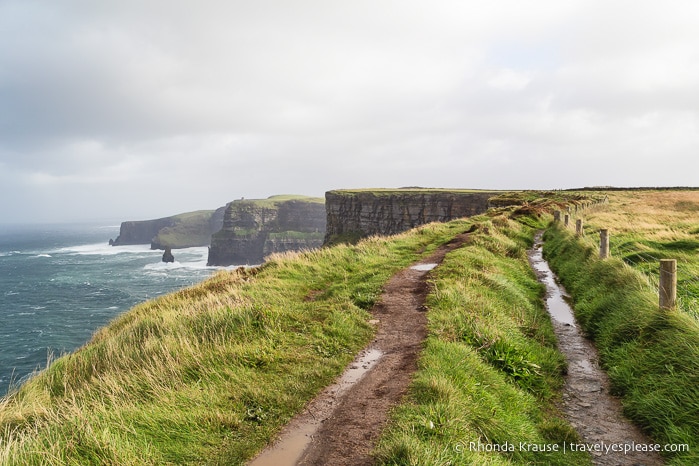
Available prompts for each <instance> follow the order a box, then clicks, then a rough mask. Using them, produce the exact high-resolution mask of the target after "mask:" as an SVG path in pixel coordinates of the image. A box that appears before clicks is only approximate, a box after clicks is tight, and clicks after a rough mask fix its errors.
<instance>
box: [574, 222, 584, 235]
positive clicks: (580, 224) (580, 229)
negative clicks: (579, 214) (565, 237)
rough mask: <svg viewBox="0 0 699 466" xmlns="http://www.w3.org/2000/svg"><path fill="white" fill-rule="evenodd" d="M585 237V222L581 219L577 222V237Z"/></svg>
mask: <svg viewBox="0 0 699 466" xmlns="http://www.w3.org/2000/svg"><path fill="white" fill-rule="evenodd" d="M582 235H583V221H582V219H581V218H579V219H577V220H576V221H575V236H582Z"/></svg>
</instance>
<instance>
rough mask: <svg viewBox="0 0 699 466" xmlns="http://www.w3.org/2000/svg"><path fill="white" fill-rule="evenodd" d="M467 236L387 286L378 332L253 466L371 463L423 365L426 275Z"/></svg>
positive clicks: (376, 312)
mask: <svg viewBox="0 0 699 466" xmlns="http://www.w3.org/2000/svg"><path fill="white" fill-rule="evenodd" d="M466 241H468V233H463V234H460V235H458V236H456V237H455V238H454V239H452V240H451V241H450V242H449V243H447V244H445V245H443V246H441V247H440V248H438V249H437V250H436V251H435V252H434V253H433V254H431V255H430V256H429V257H425V258H423V259H422V260H421V261H420V262H419V263H417V264H414V265H413V266H411V267H408V268H406V269H403V270H401V271H400V272H398V273H397V274H396V275H394V276H393V277H392V278H391V279H390V280H389V281H388V282H387V283H386V285H385V286H384V289H383V292H382V294H381V297H380V298H379V300H378V302H377V303H376V305H375V306H374V307H373V308H372V310H371V312H372V314H373V320H372V321H371V322H372V323H373V324H374V325H376V326H377V329H376V335H375V338H374V340H373V341H372V342H371V344H370V345H369V346H368V347H367V348H365V349H364V350H363V351H362V352H361V353H360V354H359V355H358V356H357V358H356V359H355V360H354V362H353V363H352V364H350V366H349V368H348V369H347V370H346V371H345V373H344V374H343V375H342V376H341V377H340V379H338V381H336V382H335V383H334V384H333V385H331V386H329V387H327V388H326V389H325V390H324V391H323V392H322V393H321V394H320V395H319V396H318V397H316V398H315V399H314V400H313V401H311V403H309V405H308V406H307V407H306V409H305V411H304V412H303V413H301V414H300V415H298V416H297V417H295V418H294V419H293V420H292V421H291V422H290V423H289V424H288V425H287V426H286V427H285V428H284V429H283V431H282V433H281V434H280V436H279V438H278V440H277V441H276V442H275V443H274V444H273V445H271V446H270V447H268V448H267V449H265V450H264V451H263V452H262V453H261V454H260V455H259V456H258V457H257V458H256V459H254V460H253V461H252V462H251V463H249V464H250V465H251V466H266V465H270V466H272V465H273V466H282V465H297V464H298V465H327V464H332V465H371V464H373V463H374V460H373V458H372V456H371V451H372V450H373V449H374V447H375V445H376V442H377V440H378V438H379V435H380V434H381V430H382V429H383V427H384V425H385V424H386V421H387V416H388V411H389V410H390V408H392V407H394V406H396V405H397V404H399V403H400V401H401V399H402V398H403V396H404V395H405V394H406V392H407V390H408V386H409V385H410V381H411V377H412V375H413V373H414V372H415V371H416V370H417V360H418V356H419V354H420V351H421V350H422V346H423V341H424V340H425V338H426V336H427V317H426V316H425V306H424V303H425V298H426V297H427V294H428V292H429V285H428V283H427V276H428V273H429V271H430V270H431V269H433V268H434V267H436V266H437V265H438V264H439V263H441V262H442V260H443V259H444V256H445V255H446V254H447V253H448V252H449V251H452V250H454V249H456V248H458V247H460V246H461V245H463V244H464V243H465V242H466Z"/></svg>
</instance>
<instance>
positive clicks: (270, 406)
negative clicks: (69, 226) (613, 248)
mask: <svg viewBox="0 0 699 466" xmlns="http://www.w3.org/2000/svg"><path fill="white" fill-rule="evenodd" d="M466 228H467V224H465V223H464V222H455V223H452V224H448V225H447V224H441V225H432V226H425V227H423V228H420V229H418V230H415V231H413V232H411V233H407V234H404V235H399V236H397V237H393V238H391V239H381V238H373V239H368V240H365V241H363V242H362V243H361V244H359V245H357V246H338V247H334V248H325V249H322V250H318V251H313V252H308V253H304V254H286V255H277V256H276V257H273V258H271V259H270V260H269V261H268V262H267V263H266V264H265V265H264V266H262V267H260V268H258V269H253V270H250V271H243V270H242V269H238V270H237V271H231V272H221V273H219V274H217V275H216V276H214V277H213V278H211V279H209V280H207V281H205V282H203V283H202V284H199V285H197V286H194V287H192V288H189V289H186V290H183V291H180V292H177V293H174V294H170V295H167V296H164V297H161V298H159V299H156V300H153V301H149V302H146V303H144V304H141V305H139V306H136V307H135V308H133V309H132V310H131V311H129V312H127V313H126V314H124V315H122V316H121V317H119V318H117V319H116V320H114V321H113V322H112V323H111V324H110V325H109V326H107V327H105V328H104V329H102V330H100V331H99V332H97V333H96V335H95V336H94V337H93V339H92V341H91V342H89V343H88V344H87V345H85V346H84V347H83V348H81V349H79V350H78V351H76V352H75V353H73V354H70V355H66V356H63V357H61V358H59V359H58V360H56V361H54V363H53V364H51V365H50V367H49V368H48V369H47V370H45V371H43V372H42V373H40V374H38V375H37V376H35V377H34V378H32V379H31V380H29V381H27V382H26V383H25V384H24V385H23V386H22V387H21V388H20V389H19V390H18V391H17V392H15V393H12V394H11V395H9V396H7V397H5V398H4V399H2V400H1V401H0V463H2V464H17V465H27V464H29V465H32V464H34V465H39V464H76V465H77V464H80V465H82V464H120V465H122V464H126V465H128V464H134V465H135V464H167V463H177V464H180V463H189V462H191V463H199V464H240V463H242V462H244V461H245V460H246V459H248V458H250V457H251V456H252V455H254V454H255V453H256V452H257V451H259V450H260V449H261V448H262V447H264V446H265V445H266V444H267V443H268V442H269V441H270V439H271V438H273V436H274V434H275V433H276V432H277V431H278V430H279V429H280V428H281V427H282V426H283V425H284V424H285V423H286V422H287V421H288V420H289V419H290V418H291V417H292V416H293V415H294V414H295V413H296V412H298V411H299V410H301V409H302V407H303V406H304V404H305V403H306V402H307V401H308V400H309V399H311V398H312V397H313V396H314V395H315V394H316V393H317V392H318V391H319V390H320V389H321V388H322V387H324V386H326V385H328V384H329V383H330V382H331V381H332V380H333V379H334V378H335V377H336V376H337V375H338V374H339V373H340V372H341V371H342V370H343V368H344V367H345V366H346V364H347V363H348V362H349V361H350V360H351V359H352V358H353V357H354V354H355V353H357V352H358V350H359V349H361V348H362V347H363V346H364V345H366V344H367V342H368V341H369V340H370V339H371V337H372V332H373V327H372V326H371V325H370V324H368V320H369V318H370V317H369V314H368V313H367V309H368V308H369V307H371V306H372V305H373V304H374V302H375V301H376V299H377V298H378V296H379V295H380V290H381V286H382V285H383V284H384V283H385V281H386V280H387V279H388V278H389V277H390V276H391V275H392V274H393V273H395V272H396V271H397V270H399V269H400V268H403V267H405V266H406V265H408V264H409V263H411V262H413V261H415V260H416V259H417V258H418V257H420V255H421V254H428V253H429V252H430V251H432V250H434V249H435V248H436V247H437V246H438V245H439V244H441V243H443V242H446V241H448V240H449V239H450V238H452V237H453V236H454V235H455V234H456V233H458V232H459V231H462V230H464V229H466Z"/></svg>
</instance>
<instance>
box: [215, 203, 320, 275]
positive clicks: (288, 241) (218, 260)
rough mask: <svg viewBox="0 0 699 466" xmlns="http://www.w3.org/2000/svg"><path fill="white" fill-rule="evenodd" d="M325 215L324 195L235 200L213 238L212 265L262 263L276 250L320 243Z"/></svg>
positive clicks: (296, 248) (294, 249)
mask: <svg viewBox="0 0 699 466" xmlns="http://www.w3.org/2000/svg"><path fill="white" fill-rule="evenodd" d="M325 218H326V217H325V206H324V204H323V199H320V198H309V197H303V196H272V197H270V198H268V199H255V200H243V199H241V200H237V201H233V202H231V203H229V204H228V206H227V208H226V212H225V215H224V219H223V228H222V229H221V230H220V231H219V232H217V233H215V234H214V235H213V236H212V238H211V247H210V248H209V259H208V265H224V266H225V265H246V264H261V263H262V262H263V261H264V258H265V257H266V256H268V255H269V254H272V253H275V252H285V251H298V250H301V249H311V248H316V247H320V246H321V245H322V244H323V238H324V236H325Z"/></svg>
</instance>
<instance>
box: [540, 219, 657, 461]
mask: <svg viewBox="0 0 699 466" xmlns="http://www.w3.org/2000/svg"><path fill="white" fill-rule="evenodd" d="M541 249H542V248H541V233H538V234H537V236H536V238H535V246H534V247H533V248H532V249H530V250H529V261H530V264H531V266H532V268H533V269H534V270H535V271H536V272H537V274H536V275H537V278H538V279H539V281H540V282H541V283H543V284H544V285H546V308H547V310H548V311H549V314H550V315H551V320H552V322H553V329H554V332H555V334H556V339H557V340H558V349H559V351H560V352H561V353H563V355H564V356H565V358H566V362H567V365H568V373H567V375H566V377H565V385H564V387H563V394H562V398H563V406H562V408H563V412H564V414H565V417H566V419H567V420H568V421H569V422H570V423H571V425H572V426H573V427H574V428H575V430H576V431H577V432H578V434H579V435H580V437H581V438H582V441H583V442H584V443H585V444H587V445H588V446H590V447H595V446H599V445H611V444H624V445H633V444H636V445H639V444H651V441H650V439H648V438H647V437H646V436H645V435H643V434H642V433H641V431H640V430H639V429H638V428H637V427H636V426H634V425H633V424H631V422H630V421H628V420H627V419H626V418H625V417H624V416H623V415H622V408H621V403H620V402H619V400H618V399H617V398H616V397H614V396H612V395H611V394H610V393H609V379H608V377H607V374H606V373H605V372H604V371H602V369H600V367H599V364H598V362H597V361H598V355H597V349H596V348H595V346H594V345H593V344H592V342H591V341H590V340H588V339H587V338H585V336H584V335H583V334H582V332H581V330H580V328H579V327H578V326H577V325H576V323H575V317H574V314H573V310H572V309H571V308H570V306H569V305H568V302H567V301H566V299H565V298H567V297H568V295H567V294H566V292H565V290H563V288H562V287H561V286H560V285H559V284H558V283H557V282H556V279H555V276H554V275H553V272H552V271H551V269H550V268H549V265H548V263H547V262H546V261H545V260H544V258H543V255H542V251H541ZM592 461H593V463H594V464H596V465H608V464H613V465H619V466H631V465H634V466H635V465H641V464H643V465H646V466H650V465H660V464H663V462H662V459H661V458H660V456H659V455H657V453H655V454H654V453H652V452H638V451H631V452H630V453H628V454H624V451H623V450H622V451H621V452H615V451H602V452H601V451H595V450H594V449H593V450H592Z"/></svg>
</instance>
